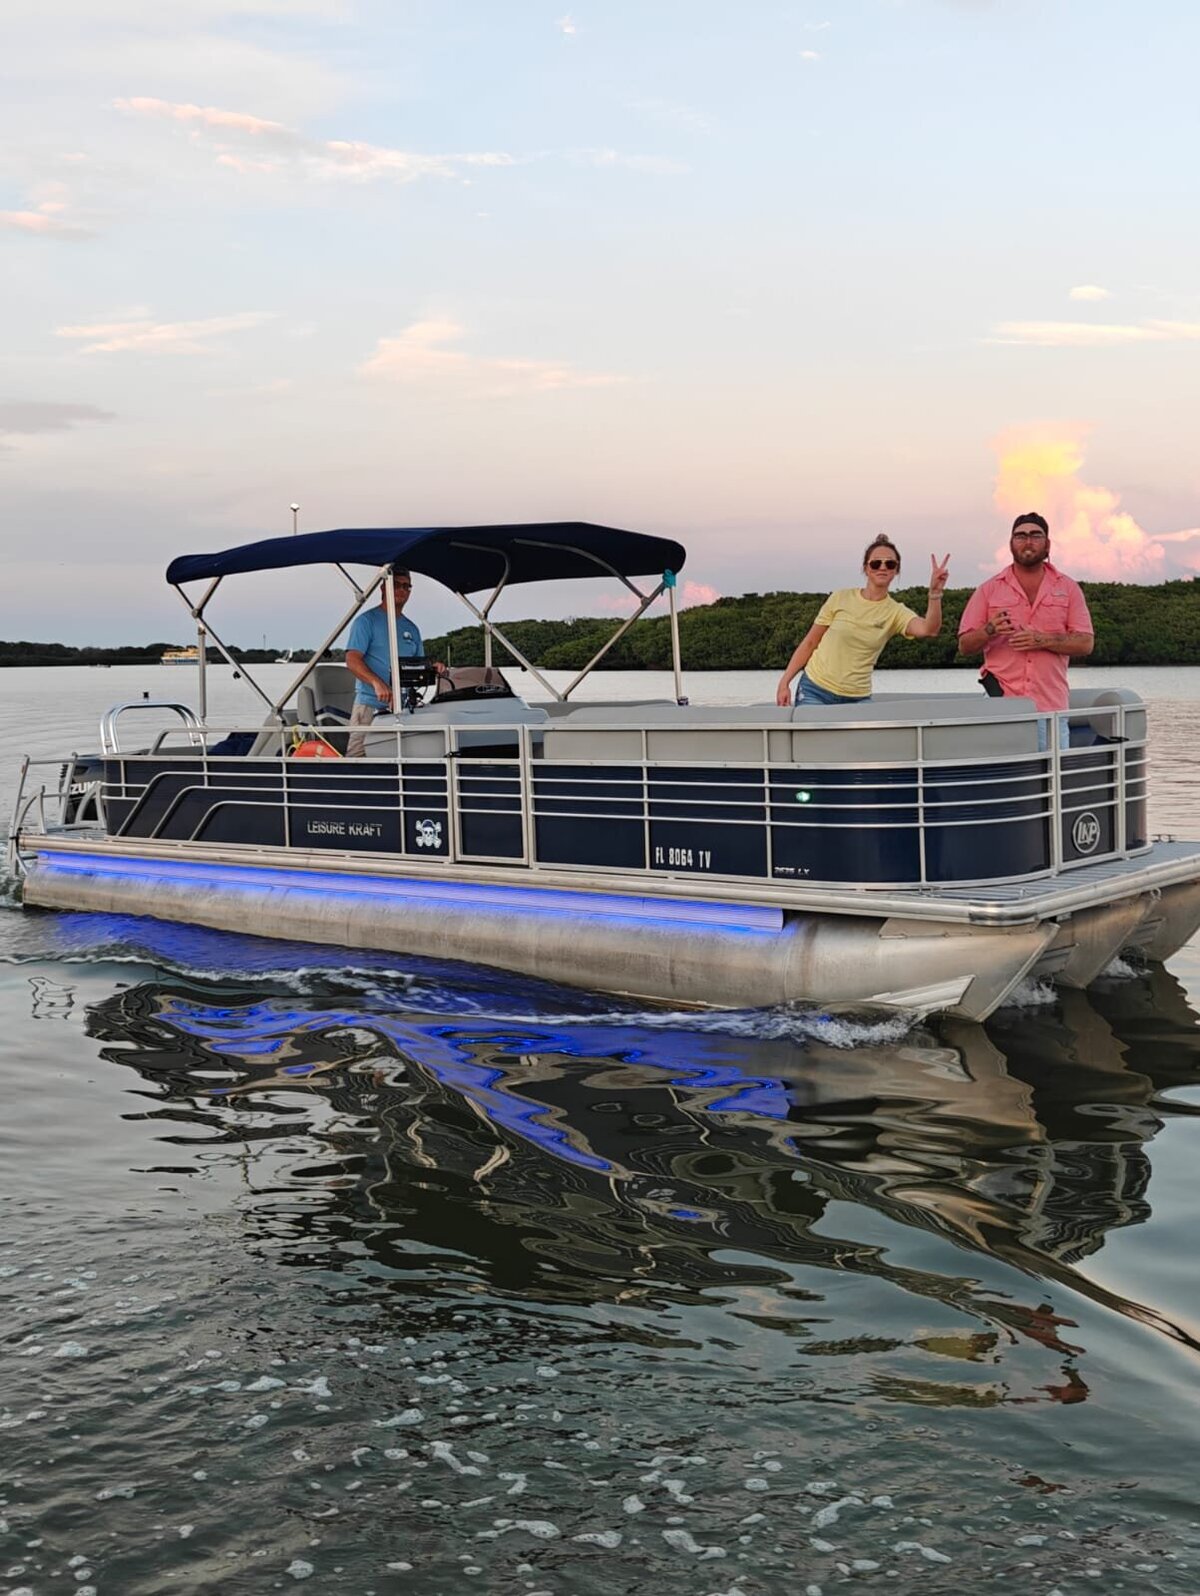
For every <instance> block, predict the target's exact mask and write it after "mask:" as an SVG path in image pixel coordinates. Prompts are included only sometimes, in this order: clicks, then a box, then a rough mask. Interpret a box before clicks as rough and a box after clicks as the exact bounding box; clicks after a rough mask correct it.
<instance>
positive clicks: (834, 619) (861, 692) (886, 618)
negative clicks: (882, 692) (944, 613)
mask: <svg viewBox="0 0 1200 1596" xmlns="http://www.w3.org/2000/svg"><path fill="white" fill-rule="evenodd" d="M916 618H917V616H916V611H915V610H910V609H909V607H908V605H907V604H901V603H899V602H898V600H896V599H894V598H893V597H892V596H891V594H890V593H889V594H888V596H887V598H883V599H879V600H877V601H872V600H871V599H865V598H863V596H862V594H861V593H860V592H859V591H858V589H857V588H856V587H840V588H838V590H837V592H836V593H831V594H830V595H829V597H828V598H827V599H826V600H825V602H824V604H822V605H821V608H820V609H819V610H818V611H817V618H816V620H815V621H814V623H813V624H814V625H815V626H827V627H828V628H829V630H828V631H827V632H826V633H825V636H824V637H823V638H822V639H821V641H820V642H819V643H818V644H817V646H816V649H815V650H814V652H813V656H812V658H811V659H810V660H809V662H808V664H807V665H806V666H805V667H804V669H805V671H806V673H807V674H808V675H809V676H811V677H812V679H813V681H814V682H816V684H817V686H818V687H823V688H824V689H825V691H826V692H827V693H841V694H842V696H843V697H845V698H866V697H867V696H868V695H869V694H870V691H871V671H872V669H873V668H874V665H875V661H876V660H877V659H878V658H879V656H880V655H881V654H882V653H883V650H884V645H885V644H887V643H889V642H890V641H891V640H892V638H893V637H896V636H898V635H899V634H900V633H901V632H903V631H904V629H905V627H906V626H907V625H908V623H909V621H915V620H916Z"/></svg>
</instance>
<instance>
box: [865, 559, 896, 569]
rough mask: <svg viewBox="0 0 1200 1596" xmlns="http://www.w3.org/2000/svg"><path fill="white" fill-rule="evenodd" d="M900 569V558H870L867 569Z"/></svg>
mask: <svg viewBox="0 0 1200 1596" xmlns="http://www.w3.org/2000/svg"><path fill="white" fill-rule="evenodd" d="M899 569H900V561H899V560H868V561H867V570H868V571H898V570H899Z"/></svg>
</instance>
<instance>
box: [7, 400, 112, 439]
mask: <svg viewBox="0 0 1200 1596" xmlns="http://www.w3.org/2000/svg"><path fill="white" fill-rule="evenodd" d="M115 419H116V418H115V417H114V415H113V413H112V411H111V410H101V409H99V408H98V407H97V406H96V405H71V404H50V403H47V402H45V401H43V400H37V399H0V440H3V439H4V438H6V437H7V438H12V437H31V436H33V435H34V434H35V433H42V432H67V431H69V430H70V429H71V428H72V427H76V426H78V425H79V424H80V423H81V422H85V421H113V420H115ZM5 447H6V446H5V444H4V443H3V441H0V451H2V450H4V448H5Z"/></svg>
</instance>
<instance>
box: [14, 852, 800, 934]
mask: <svg viewBox="0 0 1200 1596" xmlns="http://www.w3.org/2000/svg"><path fill="white" fill-rule="evenodd" d="M38 868H39V869H43V870H47V871H54V872H56V873H58V874H67V875H69V874H80V875H88V876H97V875H100V876H110V877H112V878H114V879H116V878H121V879H132V880H137V881H144V882H146V883H147V884H149V885H152V884H153V883H155V882H164V881H173V882H179V883H187V882H193V883H194V884H195V885H197V886H203V887H205V888H206V889H211V888H212V887H214V886H217V885H219V884H225V885H226V886H228V888H229V889H230V891H231V892H238V891H244V890H248V889H253V888H256V887H258V888H271V889H276V890H281V891H285V890H286V891H293V892H294V891H297V890H308V891H313V892H319V893H321V894H322V895H323V896H328V895H329V894H330V893H331V892H337V893H339V894H340V895H342V896H350V897H359V898H362V899H364V900H366V901H374V902H376V903H378V902H379V901H380V900H381V899H383V900H387V899H393V900H395V901H397V902H400V901H402V900H404V899H408V900H412V899H414V898H416V899H426V900H431V901H435V902H442V903H448V904H457V905H460V906H475V907H478V908H486V907H498V908H502V909H504V910H505V911H506V912H517V913H523V914H560V915H565V916H568V917H571V918H584V917H601V918H604V919H621V920H633V921H638V922H645V923H649V922H652V921H657V922H659V923H663V924H671V923H674V924H680V923H685V924H696V923H700V924H703V925H706V926H710V927H713V928H714V929H718V928H719V929H721V930H725V931H730V932H734V931H752V932H758V933H763V934H769V935H775V934H777V933H778V932H779V930H780V928H781V927H782V925H783V911H782V910H781V909H773V908H764V907H759V906H757V905H754V904H727V903H704V902H698V901H696V900H692V899H686V898H681V899H676V898H655V897H649V896H645V895H638V896H634V895H631V896H629V897H625V896H622V895H620V894H617V893H610V892H573V891H569V890H564V889H562V888H559V887H516V886H514V887H505V886H493V885H486V886H485V885H481V884H476V883H474V882H466V881H426V880H423V879H420V878H414V877H411V876H398V877H380V876H358V875H350V874H346V873H342V872H333V871H324V870H311V871H309V870H279V869H267V868H265V867H263V866H261V865H227V864H201V863H192V862H185V861H182V860H174V859H172V860H157V859H156V860H149V861H148V860H144V859H117V858H106V857H104V856H103V855H101V854H81V853H71V854H58V853H53V852H50V851H46V852H42V853H39V855H38ZM148 901H149V903H151V904H152V902H153V900H152V899H151V900H148ZM151 912H152V911H151Z"/></svg>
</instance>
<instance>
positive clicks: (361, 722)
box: [346, 703, 379, 759]
mask: <svg viewBox="0 0 1200 1596" xmlns="http://www.w3.org/2000/svg"><path fill="white" fill-rule="evenodd" d="M378 713H379V711H378V710H377V709H376V708H375V707H374V706H373V705H372V704H359V703H355V705H354V708H353V709H352V710H351V711H350V724H351V726H362V727H363V728H364V730H362V731H352V732H351V733H350V741H349V742H348V743H347V744H346V758H347V759H361V758H362V757H363V755H364V754H365V753H366V751H367V734H366V730H365V728H366V727H368V726H369V725H370V724H371V722H372V721H373V720H374V719H375V717H376V715H378Z"/></svg>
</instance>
